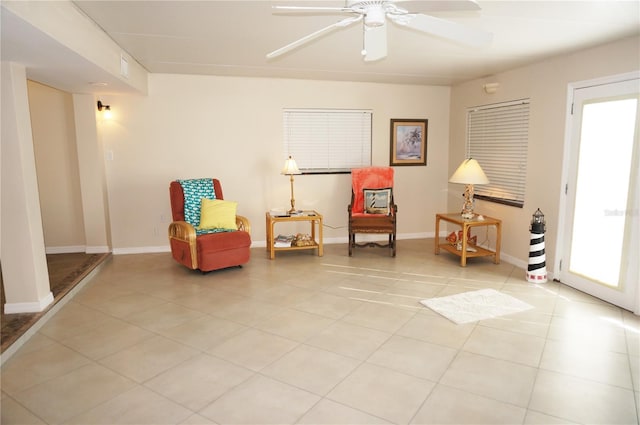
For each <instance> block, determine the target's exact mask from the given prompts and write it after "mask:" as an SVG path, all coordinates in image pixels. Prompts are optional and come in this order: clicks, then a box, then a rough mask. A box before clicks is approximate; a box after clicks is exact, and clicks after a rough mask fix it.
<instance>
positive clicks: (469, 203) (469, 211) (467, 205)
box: [461, 184, 475, 220]
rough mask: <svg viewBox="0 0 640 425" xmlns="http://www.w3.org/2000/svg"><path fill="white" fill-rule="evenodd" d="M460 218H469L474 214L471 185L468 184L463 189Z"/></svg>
mask: <svg viewBox="0 0 640 425" xmlns="http://www.w3.org/2000/svg"><path fill="white" fill-rule="evenodd" d="M461 215H462V218H463V219H465V220H471V219H472V218H473V217H474V216H475V214H474V213H473V185H472V184H468V185H467V186H466V187H465V189H464V204H463V205H462V214H461Z"/></svg>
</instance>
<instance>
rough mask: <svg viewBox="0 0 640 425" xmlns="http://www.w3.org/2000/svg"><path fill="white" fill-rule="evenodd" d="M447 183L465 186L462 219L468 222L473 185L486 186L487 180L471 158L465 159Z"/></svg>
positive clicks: (470, 213) (470, 215) (471, 210)
mask: <svg viewBox="0 0 640 425" xmlns="http://www.w3.org/2000/svg"><path fill="white" fill-rule="evenodd" d="M449 183H460V184H464V185H466V187H465V189H464V204H463V207H462V218H464V219H467V220H470V219H472V218H473V217H474V213H473V185H474V184H487V183H489V179H488V178H487V175H486V174H485V173H484V171H482V168H481V167H480V164H478V161H476V160H475V159H473V158H469V159H465V160H464V161H462V164H460V166H459V167H458V169H457V170H456V172H455V173H453V175H452V176H451V178H450V179H449Z"/></svg>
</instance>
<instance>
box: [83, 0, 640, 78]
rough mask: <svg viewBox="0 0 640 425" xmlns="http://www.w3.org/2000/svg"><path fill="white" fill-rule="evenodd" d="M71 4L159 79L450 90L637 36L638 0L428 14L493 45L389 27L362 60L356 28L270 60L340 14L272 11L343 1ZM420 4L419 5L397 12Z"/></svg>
mask: <svg viewBox="0 0 640 425" xmlns="http://www.w3.org/2000/svg"><path fill="white" fill-rule="evenodd" d="M75 3H76V4H77V5H78V7H80V8H81V9H82V10H83V11H84V12H85V13H86V14H87V15H88V16H89V17H91V18H92V19H93V20H94V21H95V22H97V23H98V25H100V26H101V27H102V28H103V29H104V30H105V31H106V32H107V33H108V34H109V35H110V36H111V37H112V38H113V39H114V40H115V41H116V42H117V43H118V44H119V45H120V46H121V47H123V48H124V49H125V50H126V51H128V52H129V53H130V54H131V55H133V56H134V57H135V58H137V59H138V61H139V62H140V63H141V64H142V65H143V66H144V67H146V68H147V70H149V71H151V72H160V73H185V74H213V75H244V76H269V77H287V78H291V77H293V78H311V79H333V80H348V81H354V80H355V81H375V82H390V83H411V84H414V83H415V84H433V85H452V84H455V83H458V82H461V81H465V80H470V79H475V78H478V77H482V76H486V75H491V74H495V73H497V72H500V71H504V70H506V69H510V68H514V67H517V66H520V65H523V64H526V63H531V62H534V61H538V60H540V59H542V58H545V57H549V56H555V55H559V54H563V53H566V52H570V51H575V50H579V49H583V48H585V47H589V46H593V45H597V44H601V43H603V42H607V41H611V40H615V39H618V38H622V37H625V36H629V35H631V34H634V33H638V32H639V30H640V8H639V5H640V2H639V1H637V0H635V1H611V0H607V1H505V0H502V1H488V0H478V3H479V5H480V7H481V11H479V12H437V13H433V15H434V16H437V17H440V18H445V19H449V20H452V21H455V22H457V23H461V24H464V25H468V26H470V27H474V28H479V29H483V30H486V31H490V32H492V33H493V34H494V40H493V43H492V44H491V46H489V47H487V48H481V49H477V48H469V47H466V46H462V45H458V44H455V43H452V42H448V41H446V40H442V39H438V38H436V37H430V36H428V35H425V34H423V33H419V32H416V31H413V30H410V29H406V28H402V27H398V26H396V25H394V24H388V40H389V53H388V56H387V57H386V58H385V59H383V60H380V61H377V62H373V63H371V62H368V63H365V62H364V61H363V60H362V58H361V56H360V51H361V49H362V24H361V23H357V24H355V25H353V26H350V27H348V28H346V29H339V30H336V31H334V32H331V33H329V34H327V35H325V36H323V37H322V38H320V39H317V40H314V41H313V42H311V43H309V44H307V45H305V46H302V47H301V48H298V49H296V50H294V51H292V52H290V53H288V54H286V55H284V56H281V57H279V58H276V59H272V60H267V59H266V58H265V55H266V54H267V53H269V52H271V51H273V50H275V49H277V48H279V47H282V46H284V45H286V44H288V43H290V42H292V41H294V40H297V39H299V38H301V37H303V36H305V35H307V34H309V33H311V32H314V31H316V30H318V29H321V28H323V27H325V26H327V25H330V24H332V23H335V22H337V21H338V20H340V19H342V18H344V17H345V15H337V14H334V15H309V14H299V13H298V14H288V15H287V14H282V13H274V11H273V10H272V5H300V4H305V5H309V4H312V5H323V6H324V5H331V6H344V5H345V2H344V1H319V0H316V1H295V0H283V1H239V0H235V1H193V2H192V1H151V0H146V1H94V0H90V1H83V0H76V1H75ZM419 3H425V2H423V1H413V2H406V3H404V4H403V6H406V5H407V4H408V5H411V4H419ZM426 3H431V2H429V1H427V2H426ZM410 7H411V6H408V8H410ZM416 7H417V6H416ZM420 7H425V6H424V5H421V6H420ZM418 9H419V8H418Z"/></svg>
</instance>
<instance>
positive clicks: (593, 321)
mask: <svg viewBox="0 0 640 425" xmlns="http://www.w3.org/2000/svg"><path fill="white" fill-rule="evenodd" d="M432 244H433V240H403V241H399V242H398V256H397V257H396V258H391V257H388V256H387V251H386V250H384V249H380V248H365V249H358V250H357V251H356V252H355V255H354V257H351V258H349V257H348V256H347V247H346V246H345V245H326V246H325V255H324V257H317V256H314V255H312V253H311V252H283V253H278V254H277V256H276V259H275V260H269V259H267V255H266V252H265V250H264V249H258V248H255V249H253V251H252V259H251V261H250V263H249V264H247V265H246V266H244V267H243V268H241V269H238V268H235V269H228V270H223V271H218V272H213V273H209V274H206V275H203V274H200V273H198V272H191V271H189V270H187V269H185V268H183V267H181V266H179V265H177V264H176V263H174V262H173V260H172V259H171V257H170V255H169V254H165V253H162V254H140V255H126V256H125V255H122V256H114V257H113V258H111V259H109V260H108V261H107V263H105V264H104V265H103V266H102V269H101V271H100V272H99V273H98V274H97V276H95V277H94V278H93V279H92V280H91V281H90V282H89V283H88V284H87V285H86V286H85V287H84V289H82V291H80V292H79V293H78V294H77V295H76V296H75V298H73V299H72V300H71V301H70V302H68V303H67V304H66V305H65V306H64V307H63V308H62V309H61V310H60V311H59V312H58V313H57V314H56V315H55V316H54V317H52V318H51V319H50V320H49V321H48V322H47V323H46V324H45V325H44V326H43V327H42V328H41V329H40V330H39V331H38V333H37V334H36V335H35V336H33V337H32V338H31V339H30V340H29V341H28V342H26V343H25V344H24V345H23V346H22V347H21V348H20V349H19V350H18V351H17V352H16V354H14V355H13V356H12V357H11V358H10V359H9V360H7V361H6V362H5V363H4V365H3V366H2V370H1V372H2V376H1V377H2V399H1V407H2V417H1V420H2V424H262V423H278V424H287V423H299V424H386V423H398V424H413V423H416V424H418V423H424V424H436V423H437V424H441V423H450V424H451V423H455V424H464V423H473V424H483V423H484V424H571V423H600V424H614V423H619V424H637V423H638V415H639V408H638V405H639V404H640V400H639V394H640V385H639V382H640V343H639V341H640V318H639V317H637V316H633V315H632V314H630V313H628V312H625V311H621V310H620V309H618V308H616V307H613V306H611V305H609V304H606V303H604V302H601V301H599V300H597V299H594V298H592V297H590V296H587V295H585V294H582V293H580V292H578V291H575V290H573V289H571V288H568V287H566V286H563V285H559V284H557V283H553V282H549V283H547V284H544V285H539V286H536V285H532V284H528V283H527V282H526V281H525V280H524V271H523V270H520V269H517V268H515V267H513V266H512V265H510V264H507V263H505V262H503V263H502V264H500V265H494V264H493V263H491V262H490V261H488V260H487V259H473V260H471V261H470V264H469V265H468V266H467V267H466V268H462V267H460V266H459V265H458V263H457V261H456V259H454V258H453V257H452V256H450V255H449V254H446V253H443V254H441V255H439V256H435V255H433V252H432ZM481 288H494V289H497V290H500V291H503V292H505V293H507V294H510V295H512V296H515V297H516V298H518V299H520V300H522V301H525V302H527V303H529V304H531V305H533V306H535V309H533V310H529V311H526V312H523V313H519V314H514V315H511V316H505V317H502V318H497V319H491V320H483V321H481V322H477V323H472V324H467V325H455V324H453V323H452V322H450V321H448V320H447V319H445V318H443V317H441V316H439V315H438V314H436V313H434V312H432V311H431V310H429V309H427V308H425V307H422V306H421V305H420V304H419V303H418V301H419V300H421V299H424V298H430V297H436V296H444V295H450V294H455V293H460V292H465V291H470V290H476V289H481Z"/></svg>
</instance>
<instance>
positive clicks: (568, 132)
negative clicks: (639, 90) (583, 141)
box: [553, 71, 640, 314]
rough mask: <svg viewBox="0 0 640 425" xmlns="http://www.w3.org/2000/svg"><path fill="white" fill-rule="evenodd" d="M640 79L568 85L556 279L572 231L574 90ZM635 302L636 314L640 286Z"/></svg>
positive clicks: (633, 75) (634, 75)
mask: <svg viewBox="0 0 640 425" xmlns="http://www.w3.org/2000/svg"><path fill="white" fill-rule="evenodd" d="M634 79H640V71H633V72H627V73H623V74H616V75H610V76H607V77H600V78H594V79H590V80H583V81H577V82H573V83H569V84H568V85H567V105H566V112H565V116H566V117H567V119H566V121H565V131H564V149H563V153H562V155H563V156H562V175H561V176H562V177H561V178H562V185H561V187H560V194H559V196H560V198H559V199H560V202H559V208H558V227H557V229H558V234H557V238H556V247H555V256H554V266H553V276H557V278H556V279H554V280H557V281H559V278H560V261H561V260H562V256H563V253H564V240H565V236H566V232H568V231H570V230H569V229H566V223H565V221H566V220H565V218H566V213H567V203H568V202H567V193H566V191H567V186H568V183H569V171H570V170H569V162H570V161H569V156H570V153H571V142H572V140H571V138H572V131H573V125H574V115H573V113H572V109H573V99H574V92H575V90H578V89H583V88H588V87H593V86H599V85H605V84H612V83H620V82H624V81H629V80H634ZM635 298H636V299H635V303H634V307H633V312H634V313H635V314H640V288H638V290H636V295H635Z"/></svg>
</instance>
